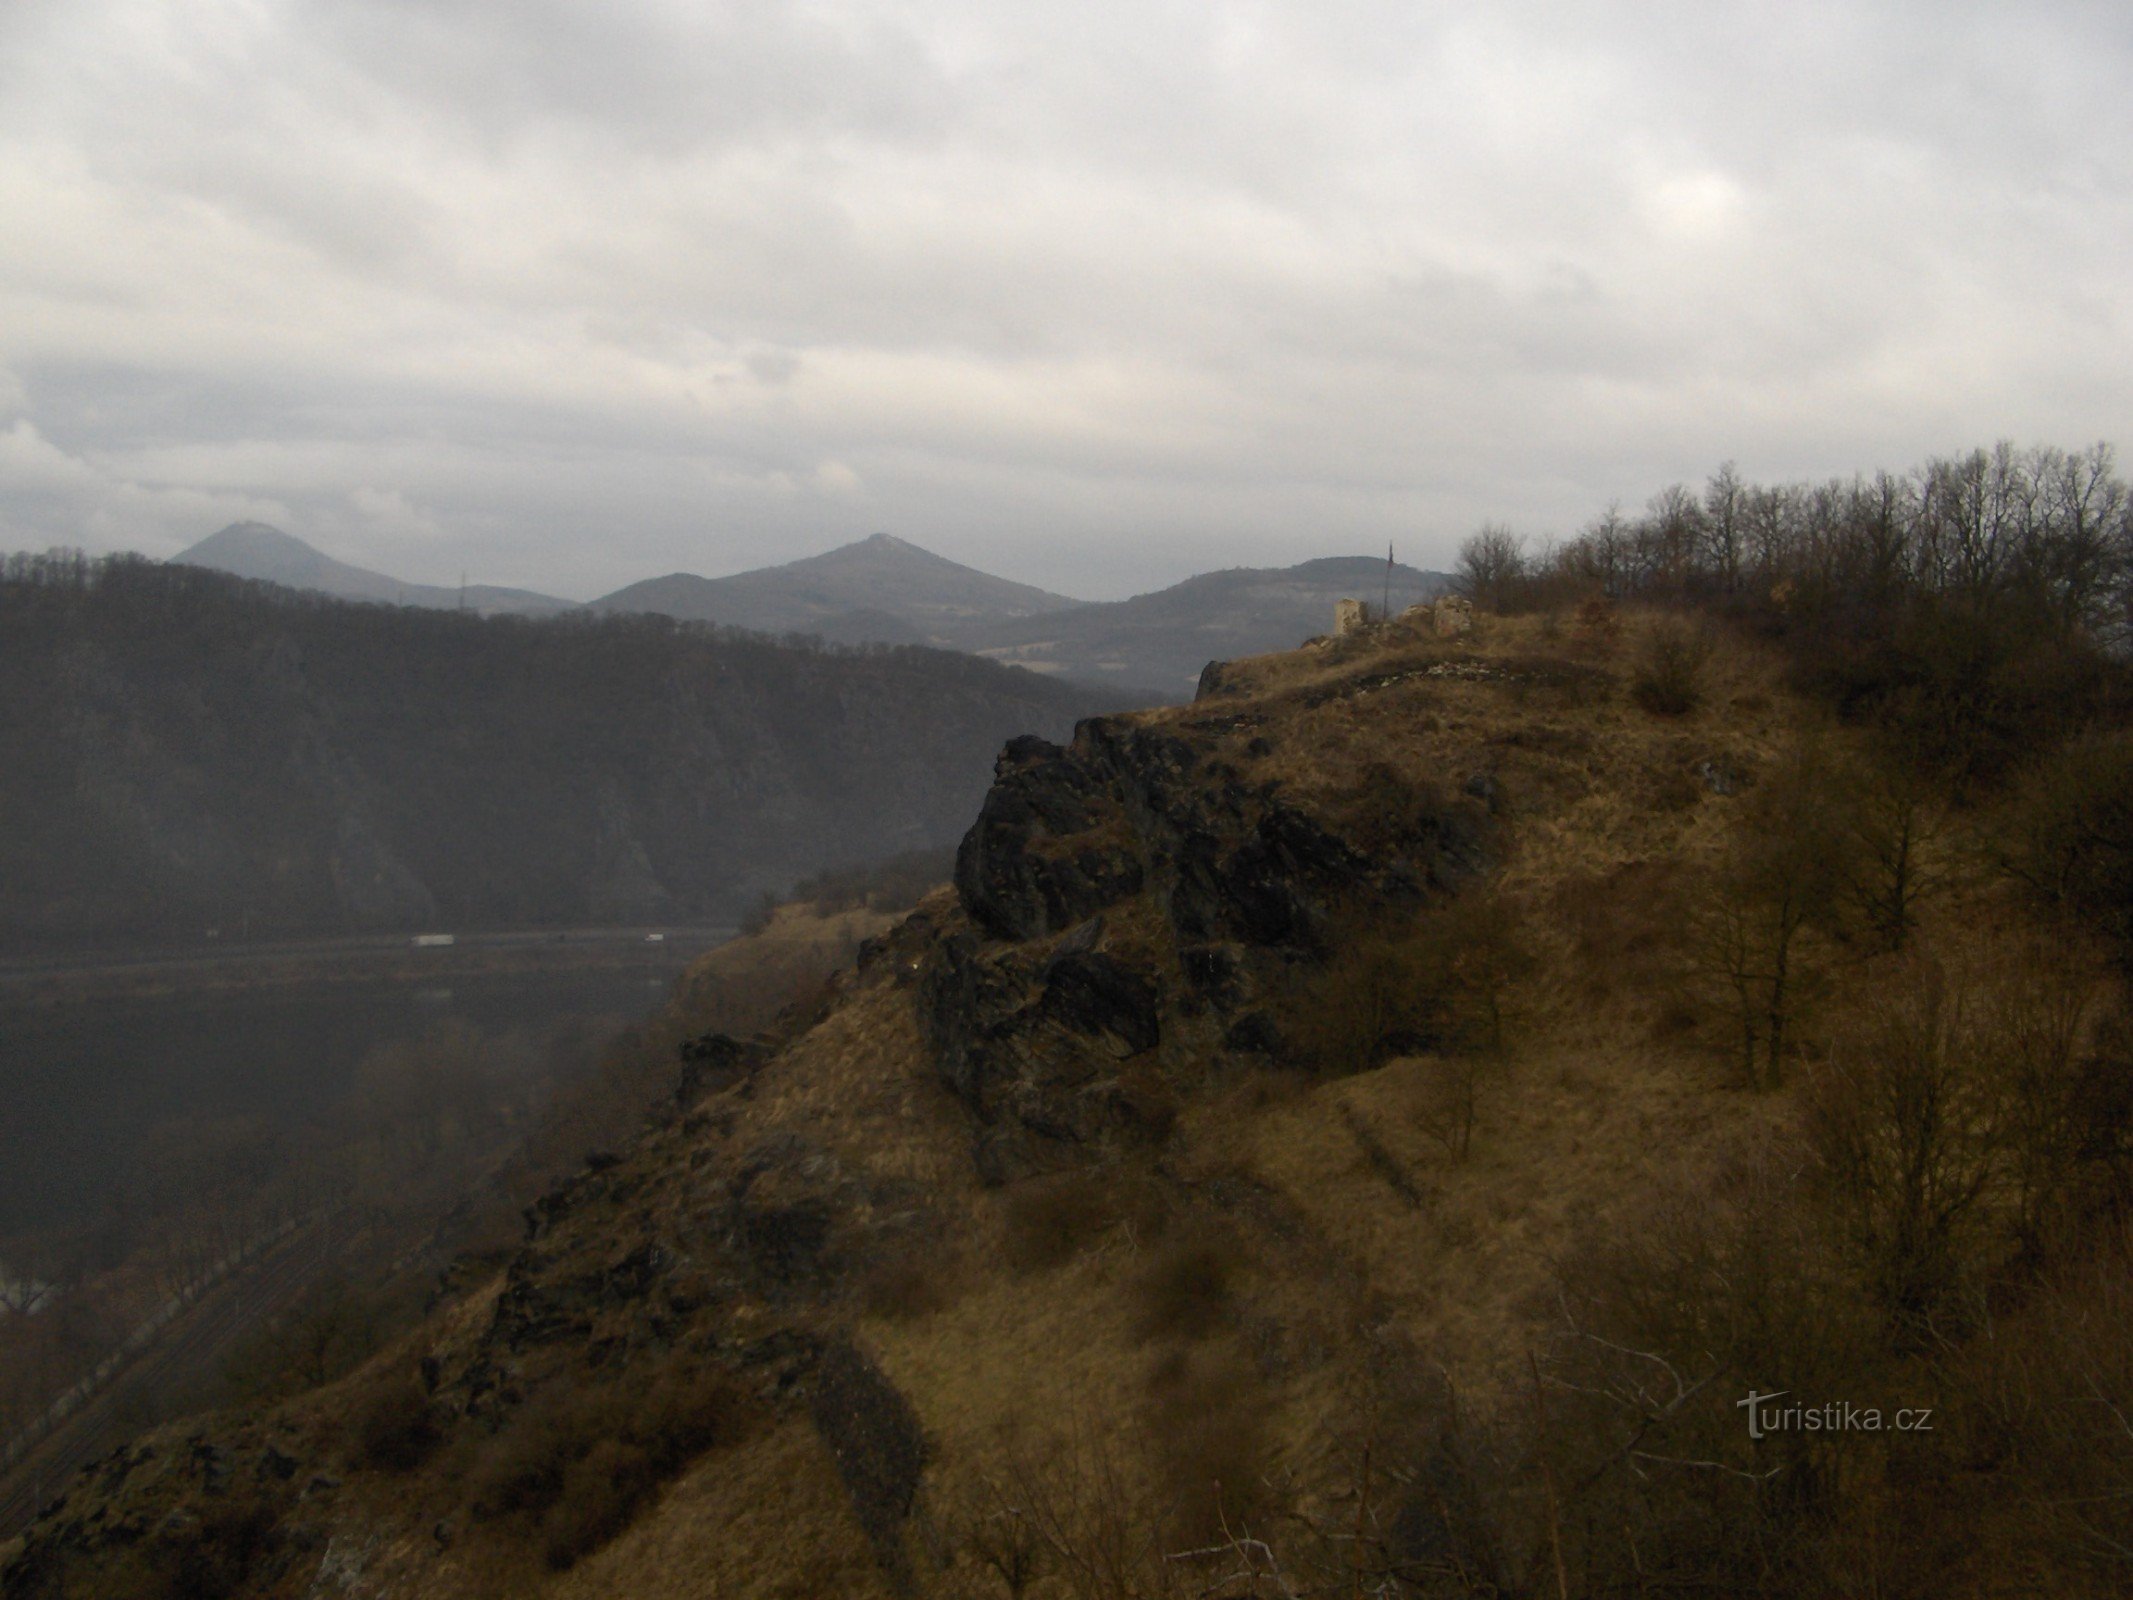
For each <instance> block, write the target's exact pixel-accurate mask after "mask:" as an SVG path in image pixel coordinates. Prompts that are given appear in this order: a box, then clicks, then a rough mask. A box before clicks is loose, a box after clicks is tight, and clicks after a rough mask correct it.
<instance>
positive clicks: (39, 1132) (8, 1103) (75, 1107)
mask: <svg viewBox="0 0 2133 1600" xmlns="http://www.w3.org/2000/svg"><path fill="white" fill-rule="evenodd" d="M727 931H728V930H724V929H699V930H691V931H687V932H673V933H668V934H666V935H664V936H662V937H661V938H659V939H658V940H656V941H647V940H646V938H645V935H644V934H643V933H641V932H632V933H628V934H621V933H610V934H607V935H605V936H602V935H600V934H598V933H577V934H572V935H570V936H568V937H567V939H566V938H564V937H560V936H557V937H553V938H549V939H544V940H542V941H539V942H534V941H531V940H528V939H527V938H526V937H525V936H520V935H512V936H499V937H497V938H493V939H490V940H486V941H485V940H482V939H480V938H478V937H470V938H466V939H464V940H462V942H461V943H459V944H458V945H456V946H455V947H454V948H450V949H441V950H425V951H422V952H420V954H419V956H415V955H411V954H410V952H409V950H408V947H407V945H406V944H405V942H404V941H369V942H367V943H366V944H365V945H363V946H362V947H360V948H358V947H355V946H353V945H351V944H350V943H349V942H331V941H320V942H319V943H318V944H317V945H315V946H303V945H293V946H292V945H283V946H277V947H275V948H274V950H273V951H271V952H245V951H232V952H226V953H217V954H216V955H214V956H212V957H202V956H201V955H199V954H198V953H192V954H189V955H188V956H187V957H186V958H185V959H184V960H183V961H180V962H164V963H162V964H160V965H158V964H157V963H153V962H150V963H143V962H142V961H140V960H137V959H136V960H128V961H124V962H113V963H111V964H109V965H108V966H106V967H103V968H97V967H86V968H84V967H72V968H69V969H67V970H66V971H64V972H63V973H62V972H59V971H56V970H55V971H54V972H53V973H51V974H50V975H49V976H37V975H30V976H27V977H25V976H22V975H19V974H18V975H17V976H16V977H15V979H14V980H13V981H11V982H9V983H8V984H7V985H6V986H5V987H0V1239H4V1238H6V1237H7V1236H8V1235H9V1234H11V1233H15V1232H17V1231H19V1230H24V1229H31V1228H43V1227H48V1226H51V1225H54V1224H59V1225H64V1224H65V1223H67V1222H68V1221H70V1220H73V1219H76V1218H81V1217H86V1216H89V1215H91V1214H94V1213H95V1212H97V1211H98V1210H100V1209H101V1208H102V1207H103V1205H104V1204H105V1203H106V1202H107V1200H108V1199H109V1198H111V1197H112V1196H114V1195H116V1194H118V1193H120V1192H122V1191H123V1190H125V1189H126V1188H127V1186H128V1184H129V1182H130V1181H131V1179H132V1178H133V1176H134V1174H135V1170H136V1167H137V1165H138V1163H139V1161H140V1160H141V1158H142V1154H143V1151H144V1148H145V1147H146V1145H147V1143H148V1141H149V1140H150V1139H151V1137H152V1136H153V1135H154V1134H155V1133H156V1132H157V1130H158V1129H166V1128H168V1127H169V1126H171V1125H172V1124H175V1123H180V1122H215V1121H219V1120H222V1119H227V1118H233V1117H261V1118H265V1119H268V1120H269V1121H271V1122H273V1123H276V1124H278V1125H282V1126H286V1127H291V1128H294V1127H297V1126H300V1125H303V1124H305V1123H320V1122H328V1121H330V1120H331V1119H332V1117H333V1115H334V1112H335V1109H336V1107H338V1106H339V1105H341V1104H342V1103H343V1102H344V1101H345V1100H346V1098H347V1096H348V1094H349V1090H350V1086H351V1082H352V1080H353V1077H354V1075H355V1072H356V1068H357V1066H358V1064H359V1063H361V1062H362V1061H363V1060H364V1058H365V1057H366V1056H368V1055H370V1054H371V1053H372V1052H373V1051H376V1050H378V1049H380V1048H381V1047H384V1046H388V1045H393V1044H399V1043H406V1042H412V1041H416V1040H419V1039H421V1038H422V1037H423V1036H424V1035H426V1034H431V1033H433V1032H435V1031H436V1030H438V1029H439V1028H440V1027H441V1026H442V1025H445V1024H460V1025H463V1026H465V1027H467V1028H470V1029H472V1030H473V1031H474V1032H476V1033H477V1034H480V1035H483V1036H485V1037H493V1036H501V1035H506V1034H509V1035H516V1036H518V1037H519V1038H520V1040H521V1041H530V1042H531V1044H532V1047H533V1048H535V1049H538V1048H539V1047H540V1045H541V1042H542V1041H543V1040H546V1039H550V1038H553V1037H555V1036H558V1035H560V1034H564V1033H566V1032H572V1031H574V1032H575V1033H577V1034H578V1035H579V1036H580V1037H596V1036H597V1035H598V1034H599V1033H601V1032H602V1031H612V1030H613V1029H614V1028H618V1027H620V1026H622V1025H624V1024H626V1023H629V1022H632V1021H637V1020H640V1019H642V1018H644V1017H646V1016H647V1015H649V1014H650V1013H651V1012H652V1011H654V1010H655V1009H656V1008H657V1007H658V1006H659V1005H660V1004H661V1003H662V1002H663V1001H664V1000H665V998H666V996H667V994H668V993H669V991H670V990H671V989H672V987H673V984H674V980H675V979H676V978H677V977H678V976H679V975H680V974H681V972H682V970H683V969H684V968H685V967H686V966H687V965H688V963H689V961H690V960H691V959H693V958H694V957H695V956H697V955H699V954H701V953H702V952H703V951H704V950H706V949H708V948H709V947H710V946H711V945H713V944H716V943H718V942H719V941H720V940H721V939H722V938H724V937H725V936H726V934H727ZM144 972H145V973H146V974H147V975H148V976H147V977H146V978H144V977H143V974H144ZM100 975H101V976H100ZM61 996H63V998H61Z"/></svg>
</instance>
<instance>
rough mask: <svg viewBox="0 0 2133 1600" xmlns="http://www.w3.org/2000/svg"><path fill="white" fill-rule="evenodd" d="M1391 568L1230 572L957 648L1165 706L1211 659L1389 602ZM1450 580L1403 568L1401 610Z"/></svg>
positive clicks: (973, 632)
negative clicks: (1105, 685)
mask: <svg viewBox="0 0 2133 1600" xmlns="http://www.w3.org/2000/svg"><path fill="white" fill-rule="evenodd" d="M1385 578H1386V574H1385V563H1384V562H1382V561H1380V560H1378V559H1377V558H1375V557H1373V556H1330V557H1327V558H1325V559H1323V560H1318V561H1306V562H1304V563H1303V564H1302V565H1300V566H1294V567H1233V568H1231V569H1230V570H1228V571H1226V572H1207V573H1202V574H1201V575H1200V576H1199V577H1196V578H1187V579H1186V580H1185V581H1184V582H1183V583H1180V584H1174V585H1172V586H1171V587H1170V588H1168V589H1160V590H1157V591H1156V592H1155V593H1153V594H1143V595H1136V596H1134V597H1133V598H1132V599H1131V600H1116V601H1108V602H1103V603H1099V604H1092V605H1084V606H1077V607H1075V608H1074V609H1073V610H1071V611H1061V612H1056V613H1053V614H1050V615H1046V616H1041V617H1031V618H1028V619H1025V620H1013V621H1001V622H995V623H986V624H978V625H972V626H969V627H965V628H961V629H957V630H955V631H954V632H953V634H952V635H951V638H952V642H953V643H955V644H956V645H957V646H959V647H960V648H962V649H965V650H974V651H977V652H979V653H981V654H984V655H988V656H991V657H993V658H994V659H996V660H1000V661H1010V662H1014V663H1016V664H1017V665H1021V666H1027V667H1031V668H1034V669H1036V670H1039V671H1042V672H1053V673H1058V674H1061V675H1062V676H1065V677H1069V678H1078V679H1081V680H1082V681H1084V682H1090V683H1102V682H1110V683H1118V684H1130V685H1132V686H1134V687H1135V688H1139V689H1147V690H1152V691H1154V692H1156V693H1158V694H1160V695H1162V696H1164V697H1165V698H1168V699H1181V698H1185V697H1187V696H1189V695H1190V694H1191V692H1192V686H1193V683H1194V681H1195V680H1196V679H1197V678H1198V677H1199V675H1200V669H1201V668H1202V667H1204V666H1206V665H1207V663H1208V662H1209V661H1213V660H1230V659H1233V658H1235V657H1238V656H1256V655H1265V654H1266V653H1267V652H1269V651H1273V650H1287V649H1291V648H1293V647H1294V646H1295V645H1297V644H1298V643H1300V642H1301V641H1302V640H1304V639H1308V638H1310V637H1311V636H1312V635H1313V634H1320V633H1326V632H1329V631H1331V629H1332V627H1333V606H1334V602H1335V601H1337V600H1342V599H1355V600H1367V601H1369V602H1370V603H1371V604H1372V605H1374V606H1375V605H1379V604H1382V603H1383V600H1384V594H1385V587H1386V583H1385ZM1450 583H1451V579H1450V578H1449V577H1447V576H1446V575H1445V574H1443V573H1441V572H1425V571H1422V570H1420V569H1418V568H1415V567H1408V566H1397V567H1395V568H1394V569H1393V571H1392V584H1391V589H1392V606H1393V609H1394V610H1395V611H1397V610H1399V609H1400V608H1401V607H1402V606H1407V605H1412V604H1414V603H1415V602H1416V601H1418V600H1428V599H1433V598H1434V597H1435V596H1436V595H1438V594H1439V593H1441V592H1443V590H1444V589H1445V588H1447V587H1448V586H1449V585H1450Z"/></svg>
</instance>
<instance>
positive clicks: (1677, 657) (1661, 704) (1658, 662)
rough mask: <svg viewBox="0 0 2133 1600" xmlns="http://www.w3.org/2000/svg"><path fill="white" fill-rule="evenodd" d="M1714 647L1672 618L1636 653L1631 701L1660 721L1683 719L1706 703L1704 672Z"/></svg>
mask: <svg viewBox="0 0 2133 1600" xmlns="http://www.w3.org/2000/svg"><path fill="white" fill-rule="evenodd" d="M1710 658H1711V644H1710V641H1709V640H1708V639H1706V638H1705V637H1704V636H1703V634H1702V633H1700V632H1698V631H1697V630H1696V629H1694V628H1693V627H1691V626H1690V625H1689V624H1687V623H1684V622H1678V621H1675V620H1673V619H1671V618H1669V619H1667V620H1665V621H1662V622H1661V623H1659V624H1658V625H1657V626H1655V627H1654V628H1653V629H1652V631H1651V632H1650V633H1649V634H1647V635H1646V636H1645V640H1644V645H1643V648H1642V649H1641V650H1639V651H1638V653H1637V671H1636V676H1635V677H1634V678H1632V679H1631V680H1630V686H1629V694H1630V698H1631V699H1632V700H1634V701H1636V703H1637V704H1638V705H1640V706H1642V707H1643V708H1644V709H1645V710H1646V711H1649V712H1651V713H1652V714H1653V715H1654V716H1659V717H1681V716H1686V715H1688V713H1690V712H1691V711H1694V710H1695V709H1696V708H1697V707H1698V706H1699V705H1701V704H1702V703H1703V672H1704V667H1705V664H1706V663H1707V662H1709V660H1710Z"/></svg>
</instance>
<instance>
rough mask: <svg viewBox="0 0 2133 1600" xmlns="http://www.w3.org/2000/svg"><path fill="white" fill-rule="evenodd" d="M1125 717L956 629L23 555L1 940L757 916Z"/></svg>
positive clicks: (5, 596)
mask: <svg viewBox="0 0 2133 1600" xmlns="http://www.w3.org/2000/svg"><path fill="white" fill-rule="evenodd" d="M1097 709H1100V707H1099V706H1098V705H1097V704H1096V703H1094V702H1093V701H1092V699H1091V698H1090V696H1089V695H1088V694H1087V693H1085V692H1084V691H1080V690H1077V689H1074V688H1071V687H1068V686H1064V685H1060V684H1057V683H1051V682H1047V681H1045V680H1043V679H1041V678H1038V677H1036V676H1034V675H1032V674H1029V673H1024V672H1015V671H1010V670H1006V669H1002V668H1000V667H996V666H994V665H992V664H990V663H986V662H982V661H977V660H973V659H971V658H969V657H964V656H956V655H950V654H946V653H942V652H937V651H929V650H920V649H871V650H865V651H837V650H821V649H809V648H800V647H797V646H793V645H787V644H781V643H777V642H773V641H771V640H768V639H763V638H759V637H750V636H742V635H733V634H725V633H720V632H718V631H716V630H712V629H708V628H704V627H698V626H691V625H685V624H677V623H675V622H672V621H670V620H668V619H666V618H662V617H645V616H617V617H606V618H599V619H591V618H570V619H557V620H544V621H533V620H529V619H525V618H517V617H498V618H481V617H476V616H467V615H458V614H453V613H440V612H429V611H419V610H413V609H408V608H399V607H388V606H368V605H350V604H345V603H340V602H335V601H329V600H325V599H321V598H317V597H310V596H300V595H295V594H292V593H290V592H288V591H284V590H279V589H275V588H272V587H269V586H266V585H263V584H255V583H246V582H243V581H240V580H237V579H233V578H230V577H227V576H225V575H223V574H220V573H213V572H207V571H202V570H198V569H192V568H183V567H175V566H157V565H154V564H152V563H149V562H146V561H142V560H139V559H136V558H128V557H118V558H113V559H111V560H108V561H101V562H91V561H87V560H84V559H82V558H79V557H72V556H45V557H28V556H15V557H11V558H9V559H8V561H7V562H6V564H5V567H4V570H0V809H4V815H5V819H6V823H5V827H4V828H0V941H4V942H7V943H10V944H15V945H23V944H27V943H35V942H73V941H86V940H90V939H98V938H139V937H183V938H186V939H195V938H201V937H204V936H205V935H206V934H207V932H208V930H210V929H214V930H218V931H219V934H220V936H221V937H223V938H234V937H239V936H242V935H244V934H246V933H249V934H250V935H252V936H254V937H257V936H259V935H262V934H266V933H295V932H328V931H340V930H344V929H364V928H419V927H442V926H451V925H454V924H488V925H496V924H514V923H570V922H583V921H629V920H642V919H655V918H656V919H666V918H682V917H692V916H693V917H718V916H724V915H728V914H731V913H733V912H735V911H737V910H738V909H740V908H741V907H743V906H744V905H745V904H747V903H748V902H750V901H752V900H753V899H754V898H755V897H756V896H757V895H759V894H760V893H761V892H762V891H764V890H766V889H777V888H782V887H784V886H785V885H787V884H789V883H790V882H791V881H793V880H794V879H796V878H798V877H801V876H803V875H805V874H806V873H809V872H812V871H816V870H819V869H821V868H823V867H826V866H831V865H836V864H839V863H846V862H852V861H856V860H863V859H867V858H871V857H875V856H882V855H888V854H891V853H894V852H898V851H904V850H910V849H915V848H922V847H927V846H938V845H941V844H944V843H947V842H951V841H952V840H953V839H954V838H955V836H956V834H957V832H958V831H959V830H960V828H961V827H962V826H963V824H964V823H965V822H966V821H967V819H968V816H969V813H970V811H971V809H972V808H973V807H974V806H975V805H976V803H977V800H978V798H979V797H980V796H981V795H982V794H983V793H984V788H985V784H986V781H987V778H988V776H989V773H990V769H991V759H992V755H993V753H994V752H995V751H996V750H997V749H998V747H999V745H1000V743H1001V741H1002V740H1003V739H1006V738H1008V737H1011V736H1013V735H1014V734H1017V733H1021V732H1032V731H1036V732H1051V733H1054V734H1057V733H1063V732H1064V731H1065V730H1066V729H1067V728H1068V727H1069V726H1070V725H1071V724H1072V722H1073V721H1074V720H1075V719H1076V718H1077V717H1079V716H1082V715H1086V714H1088V713H1090V712H1092V711H1095V710H1097Z"/></svg>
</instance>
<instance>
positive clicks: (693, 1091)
mask: <svg viewBox="0 0 2133 1600" xmlns="http://www.w3.org/2000/svg"><path fill="white" fill-rule="evenodd" d="M766 1054H767V1052H766V1051H765V1050H764V1048H763V1046H762V1045H760V1044H758V1043H754V1042H749V1041H743V1040H740V1039H736V1038H734V1037H733V1036H732V1035H730V1034H724V1033H706V1034H702V1035H699V1036H698V1037H696V1038H694V1039H685V1040H683V1041H682V1045H681V1082H680V1083H679V1084H678V1085H677V1086H676V1088H675V1090H674V1103H675V1104H676V1105H678V1106H680V1107H681V1108H682V1109H683V1110H687V1109H688V1108H689V1107H691V1106H693V1105H695V1104H696V1102H697V1101H699V1100H701V1099H703V1098H704V1096H705V1095H708V1094H715V1093H717V1092H718V1091H719V1090H721V1089H724V1088H728V1087H730V1086H731V1085H733V1084H735V1083H737V1082H739V1081H740V1080H741V1079H742V1078H745V1077H746V1076H747V1075H748V1074H749V1073H751V1072H753V1071H755V1070H756V1068H758V1067H759V1066H761V1065H762V1064H763V1061H764V1059H765V1057H766Z"/></svg>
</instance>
